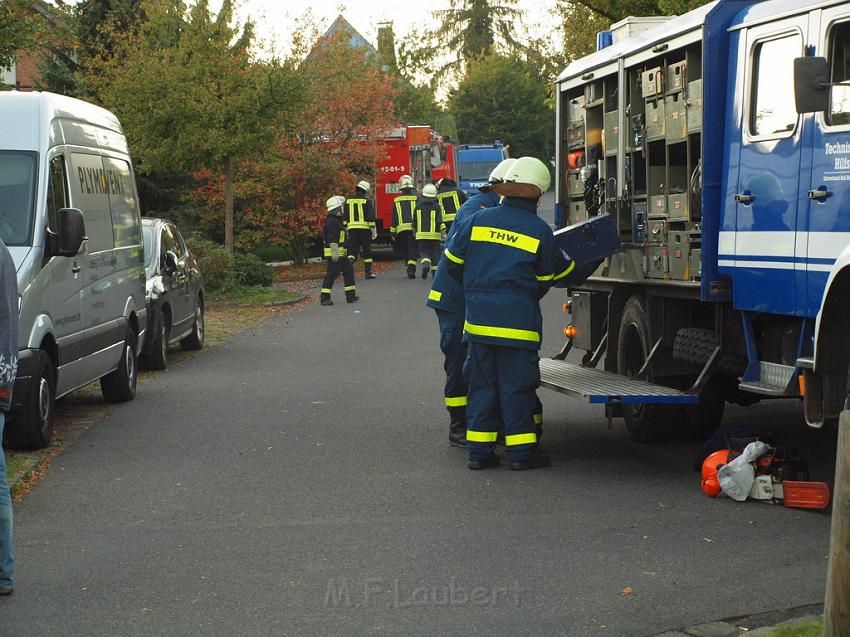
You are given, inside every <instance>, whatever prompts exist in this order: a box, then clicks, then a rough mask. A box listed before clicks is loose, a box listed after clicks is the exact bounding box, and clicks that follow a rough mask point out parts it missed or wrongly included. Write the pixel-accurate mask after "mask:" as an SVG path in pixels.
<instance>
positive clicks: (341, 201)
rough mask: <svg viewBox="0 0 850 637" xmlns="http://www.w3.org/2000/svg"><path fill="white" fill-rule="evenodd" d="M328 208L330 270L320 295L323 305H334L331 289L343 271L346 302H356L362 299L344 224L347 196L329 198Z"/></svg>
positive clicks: (326, 242)
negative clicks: (344, 207) (348, 249)
mask: <svg viewBox="0 0 850 637" xmlns="http://www.w3.org/2000/svg"><path fill="white" fill-rule="evenodd" d="M325 205H326V206H327V209H328V218H327V219H325V234H324V239H325V251H324V255H325V259H326V260H327V263H328V270H327V273H326V274H325V279H324V281H322V294H321V296H320V297H319V300H320V303H321V304H322V305H333V304H334V302H333V301H331V290H332V289H333V285H334V281H336V278H337V277H338V276H339V273H340V272H342V280H343V284H344V285H345V302H346V303H354V302H356V301H359V300H360V297H358V296H357V294H356V290H355V287H354V266H353V265H352V262H351V261H350V260H349V259H348V255H347V249H346V248H347V245H348V244H347V242H346V236H345V227H344V226H343V224H342V213H343V206H344V205H345V197H340V196H339V195H336V196H333V197H331V198H330V199H328V201H327V203H326V204H325Z"/></svg>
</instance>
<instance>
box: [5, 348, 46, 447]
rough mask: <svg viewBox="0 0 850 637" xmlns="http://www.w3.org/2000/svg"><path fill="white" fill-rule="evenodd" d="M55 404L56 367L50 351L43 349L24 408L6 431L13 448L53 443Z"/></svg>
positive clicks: (37, 357)
mask: <svg viewBox="0 0 850 637" xmlns="http://www.w3.org/2000/svg"><path fill="white" fill-rule="evenodd" d="M55 406H56V370H55V369H54V368H53V361H51V360H50V357H49V356H48V355H47V352H45V351H42V350H39V352H38V353H37V354H36V355H35V361H34V363H33V373H32V379H31V380H30V386H29V388H28V390H27V398H26V401H25V402H24V408H23V410H21V411H20V412H18V413H16V414H15V415H14V416H13V417H12V419H11V421H10V422H9V426H8V427H7V430H6V436H7V439H8V442H9V447H11V448H12V449H26V450H30V449H41V448H42V447H46V446H47V445H48V444H50V438H51V437H52V435H53V412H54V411H55Z"/></svg>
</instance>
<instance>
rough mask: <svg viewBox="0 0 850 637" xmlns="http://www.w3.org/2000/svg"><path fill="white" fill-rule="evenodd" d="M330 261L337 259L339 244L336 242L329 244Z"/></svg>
mask: <svg viewBox="0 0 850 637" xmlns="http://www.w3.org/2000/svg"><path fill="white" fill-rule="evenodd" d="M331 261H333V262H334V263H336V262H337V261H339V244H338V243H332V244H331Z"/></svg>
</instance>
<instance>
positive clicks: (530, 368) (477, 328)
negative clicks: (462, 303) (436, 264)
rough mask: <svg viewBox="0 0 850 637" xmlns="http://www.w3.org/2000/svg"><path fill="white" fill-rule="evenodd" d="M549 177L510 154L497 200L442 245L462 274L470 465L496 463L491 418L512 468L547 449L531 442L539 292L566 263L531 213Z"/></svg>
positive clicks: (543, 461) (537, 460)
mask: <svg viewBox="0 0 850 637" xmlns="http://www.w3.org/2000/svg"><path fill="white" fill-rule="evenodd" d="M549 185H550V177H549V169H548V168H547V167H546V165H545V164H544V163H543V162H542V161H540V160H539V159H536V158H534V157H521V158H519V159H518V160H517V161H516V162H515V163H514V164H513V165H512V166H511V167H510V168H509V170H508V172H507V173H506V174H505V177H504V181H503V182H502V183H500V184H496V185H494V186H493V190H495V191H496V193H498V194H499V195H502V196H503V197H504V199H502V203H501V204H500V205H498V206H495V207H493V208H485V209H483V210H481V211H479V212H478V213H476V214H475V215H473V216H472V217H470V218H469V219H468V220H467V221H462V222H461V225H460V227H458V228H457V231H456V233H455V235H454V236H453V237H452V239H451V241H449V244H448V246H447V247H446V250H445V256H446V259H444V260H443V263H444V267H446V268H447V270H448V272H449V274H450V275H452V276H453V277H454V278H456V279H459V280H462V281H463V289H464V294H465V297H466V320H465V322H464V338H465V339H466V340H467V342H468V347H469V355H468V358H467V362H466V365H467V373H468V376H469V393H468V398H467V430H466V440H467V449H468V451H469V468H470V469H486V468H488V467H493V466H496V465H498V464H499V458H498V456H496V454H495V447H496V438H497V435H498V433H497V432H498V429H499V422H500V419H501V421H503V422H504V426H505V449H506V450H507V453H508V458H509V460H510V468H511V469H512V470H514V471H522V470H526V469H537V468H541V467H548V466H549V457H548V456H546V455H545V454H543V453H540V452H539V451H538V449H537V433H536V427H535V423H534V413H535V411H536V407H537V388H538V386H539V385H540V366H539V363H540V358H539V355H538V350H539V349H540V345H541V342H542V340H543V317H542V315H541V313H540V299H541V298H542V297H543V296H544V295H545V294H546V292H548V291H549V288H550V287H551V285H552V284H553V283H554V282H558V281H561V280H563V279H564V278H565V277H566V276H567V275H568V274H569V273H570V272H571V271H572V269H573V267H574V265H575V264H574V263H573V262H570V261H568V260H567V259H566V258H565V257H564V256H563V253H562V252H561V251H560V250H559V249H558V248H557V247H556V245H555V238H554V236H553V234H552V228H550V227H549V224H548V223H546V222H545V221H544V220H543V219H541V218H540V217H538V216H537V214H536V211H537V204H538V202H539V199H540V197H541V196H542V195H543V193H544V192H546V191H547V190H548V189H549Z"/></svg>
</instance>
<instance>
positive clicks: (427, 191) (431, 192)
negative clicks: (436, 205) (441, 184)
mask: <svg viewBox="0 0 850 637" xmlns="http://www.w3.org/2000/svg"><path fill="white" fill-rule="evenodd" d="M422 196H423V197H426V198H428V199H433V198H434V197H436V196H437V187H436V186H435V185H434V184H425V187H424V188H422Z"/></svg>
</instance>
